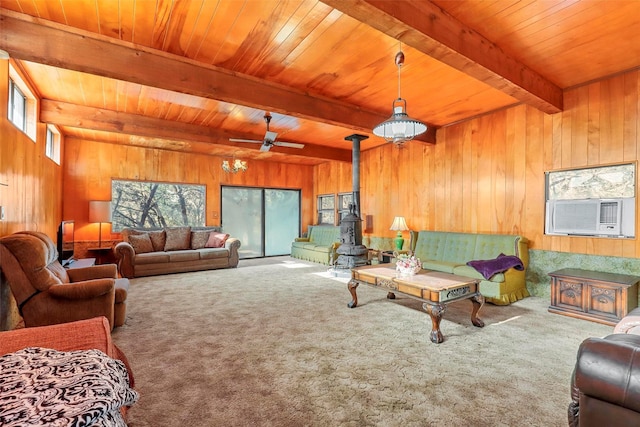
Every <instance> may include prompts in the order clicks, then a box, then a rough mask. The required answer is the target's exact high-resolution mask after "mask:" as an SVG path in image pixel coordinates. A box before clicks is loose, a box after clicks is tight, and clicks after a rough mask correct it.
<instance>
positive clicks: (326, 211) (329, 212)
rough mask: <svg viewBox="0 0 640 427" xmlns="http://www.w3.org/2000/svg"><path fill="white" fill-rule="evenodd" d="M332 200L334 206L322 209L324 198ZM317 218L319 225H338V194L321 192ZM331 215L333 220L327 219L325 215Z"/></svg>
mask: <svg viewBox="0 0 640 427" xmlns="http://www.w3.org/2000/svg"><path fill="white" fill-rule="evenodd" d="M325 198H326V199H327V200H332V202H333V206H332V207H331V208H326V209H322V206H323V204H322V200H323V199H325ZM316 214H317V220H318V225H336V217H337V215H336V195H335V194H319V195H318V206H317V212H316ZM325 215H326V216H330V217H331V218H332V221H331V222H329V221H328V220H327V221H325V220H324V217H325Z"/></svg>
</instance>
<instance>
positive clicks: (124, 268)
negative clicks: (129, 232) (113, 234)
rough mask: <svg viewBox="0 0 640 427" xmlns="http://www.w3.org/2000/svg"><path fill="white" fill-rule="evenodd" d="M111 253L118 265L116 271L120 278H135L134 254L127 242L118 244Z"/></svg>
mask: <svg viewBox="0 0 640 427" xmlns="http://www.w3.org/2000/svg"><path fill="white" fill-rule="evenodd" d="M113 253H114V255H115V256H116V260H117V263H118V271H120V275H122V277H126V278H128V279H131V278H133V277H134V276H135V274H134V267H135V256H136V252H135V251H134V250H133V246H131V244H129V242H119V243H118V244H117V245H116V246H115V247H114V248H113Z"/></svg>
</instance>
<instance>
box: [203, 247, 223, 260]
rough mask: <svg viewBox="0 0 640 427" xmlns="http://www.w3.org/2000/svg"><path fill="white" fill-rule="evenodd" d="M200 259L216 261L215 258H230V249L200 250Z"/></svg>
mask: <svg viewBox="0 0 640 427" xmlns="http://www.w3.org/2000/svg"><path fill="white" fill-rule="evenodd" d="M198 253H199V254H200V259H215V258H227V257H228V256H229V249H227V248H203V249H198Z"/></svg>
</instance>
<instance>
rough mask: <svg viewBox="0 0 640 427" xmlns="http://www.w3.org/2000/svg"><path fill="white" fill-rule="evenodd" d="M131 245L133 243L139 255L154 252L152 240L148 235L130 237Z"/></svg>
mask: <svg viewBox="0 0 640 427" xmlns="http://www.w3.org/2000/svg"><path fill="white" fill-rule="evenodd" d="M129 243H131V246H133V250H134V251H135V253H137V254H144V253H147V252H153V245H152V244H151V239H150V238H149V234H147V233H143V234H132V235H130V236H129Z"/></svg>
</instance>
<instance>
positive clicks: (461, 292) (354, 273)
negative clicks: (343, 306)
mask: <svg viewBox="0 0 640 427" xmlns="http://www.w3.org/2000/svg"><path fill="white" fill-rule="evenodd" d="M360 283H364V284H367V285H370V286H374V287H378V288H384V289H387V290H388V291H389V292H388V293H387V298H389V299H394V298H395V294H396V293H400V294H402V295H406V296H407V297H410V298H414V299H417V300H419V301H422V302H423V304H422V308H423V309H424V310H425V311H426V312H427V313H429V316H430V317H431V325H432V328H431V333H430V334H429V338H430V339H431V342H434V343H436V344H440V343H441V342H442V341H444V337H443V335H442V332H441V331H440V321H441V320H442V316H443V315H444V312H445V310H446V305H447V304H449V303H452V302H455V301H460V300H464V299H470V300H471V303H472V308H471V323H472V324H473V325H474V326H477V327H479V328H482V327H484V322H483V321H482V320H481V319H480V318H478V311H480V308H481V307H482V306H483V304H484V297H483V296H482V294H480V292H479V290H478V283H479V280H476V279H472V278H469V277H464V276H456V275H454V274H449V273H442V272H439V271H431V270H421V271H420V272H419V273H417V274H415V275H413V276H406V277H404V276H399V275H398V274H397V272H396V269H395V265H394V264H378V265H367V266H363V267H356V268H352V269H351V280H349V283H348V284H347V287H348V289H349V292H350V293H351V297H352V300H351V302H350V303H349V304H348V306H349V308H355V307H357V305H358V296H357V295H356V288H357V287H358V285H359V284H360Z"/></svg>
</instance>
